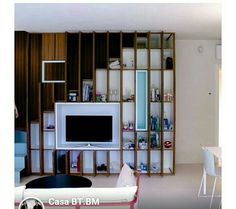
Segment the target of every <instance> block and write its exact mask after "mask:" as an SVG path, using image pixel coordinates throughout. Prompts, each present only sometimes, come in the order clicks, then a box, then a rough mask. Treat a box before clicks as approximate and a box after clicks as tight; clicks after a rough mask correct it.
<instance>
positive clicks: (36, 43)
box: [29, 34, 42, 121]
mask: <svg viewBox="0 0 236 209" xmlns="http://www.w3.org/2000/svg"><path fill="white" fill-rule="evenodd" d="M29 46H30V47H29V48H30V49H29V118H30V121H32V120H38V119H39V115H38V105H39V95H38V93H39V89H38V88H39V85H38V83H39V82H40V80H41V69H42V35H41V34H30V45H29Z"/></svg>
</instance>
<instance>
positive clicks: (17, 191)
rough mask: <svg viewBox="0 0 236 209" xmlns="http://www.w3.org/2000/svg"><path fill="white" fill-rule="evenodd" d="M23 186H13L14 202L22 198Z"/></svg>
mask: <svg viewBox="0 0 236 209" xmlns="http://www.w3.org/2000/svg"><path fill="white" fill-rule="evenodd" d="M24 191H25V186H18V187H15V202H21V200H23V199H24Z"/></svg>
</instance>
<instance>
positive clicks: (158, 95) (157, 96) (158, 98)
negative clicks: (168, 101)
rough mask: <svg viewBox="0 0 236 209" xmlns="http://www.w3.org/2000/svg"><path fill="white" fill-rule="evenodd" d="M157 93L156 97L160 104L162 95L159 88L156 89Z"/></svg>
mask: <svg viewBox="0 0 236 209" xmlns="http://www.w3.org/2000/svg"><path fill="white" fill-rule="evenodd" d="M155 93H156V97H155V99H156V101H157V102H160V101H161V95H160V90H159V88H156V92H155Z"/></svg>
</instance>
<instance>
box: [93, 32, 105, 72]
mask: <svg viewBox="0 0 236 209" xmlns="http://www.w3.org/2000/svg"><path fill="white" fill-rule="evenodd" d="M95 67H96V68H106V67H107V33H96V34H95Z"/></svg>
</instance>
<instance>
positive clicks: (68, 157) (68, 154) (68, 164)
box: [65, 151, 70, 175]
mask: <svg viewBox="0 0 236 209" xmlns="http://www.w3.org/2000/svg"><path fill="white" fill-rule="evenodd" d="M65 155H66V157H65V161H66V163H65V171H66V175H69V174H70V151H67V152H66V154H65Z"/></svg>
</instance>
